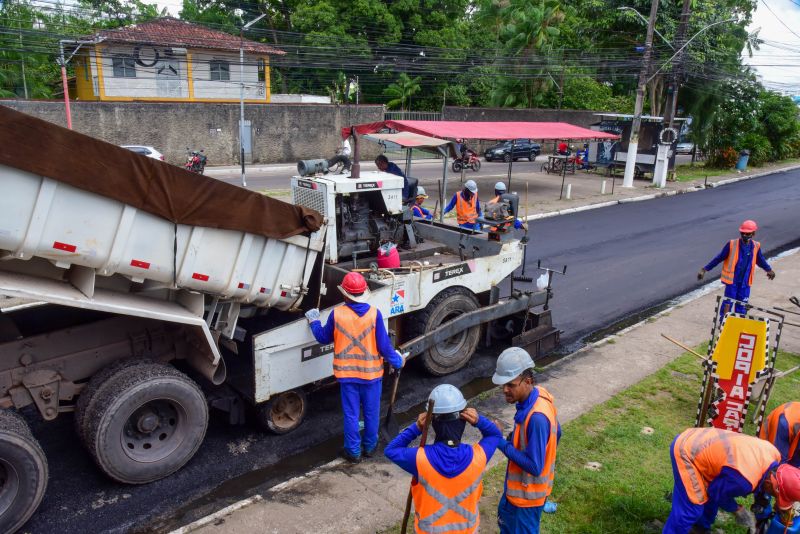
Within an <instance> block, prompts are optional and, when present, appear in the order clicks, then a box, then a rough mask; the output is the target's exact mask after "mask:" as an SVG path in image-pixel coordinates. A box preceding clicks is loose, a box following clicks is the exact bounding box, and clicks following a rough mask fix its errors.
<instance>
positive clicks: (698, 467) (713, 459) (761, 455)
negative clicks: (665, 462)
mask: <svg viewBox="0 0 800 534" xmlns="http://www.w3.org/2000/svg"><path fill="white" fill-rule="evenodd" d="M672 454H673V456H674V458H675V464H676V465H677V466H678V473H679V474H680V477H681V482H682V483H683V487H684V488H685V489H686V495H688V496H689V500H690V501H692V502H693V503H694V504H705V503H706V501H708V485H709V484H710V483H711V481H712V480H714V479H715V478H716V477H717V476H718V475H719V474H720V472H721V471H722V468H723V467H730V468H732V469H736V470H737V471H738V472H739V473H740V474H741V475H742V476H743V477H744V478H746V479H747V481H748V482H750V486H751V487H752V489H753V490H755V489H756V486H758V483H759V481H760V480H761V478H762V477H763V476H764V473H766V472H767V470H768V469H769V467H770V465H772V463H773V462H780V460H781V454H780V453H779V452H778V449H776V448H775V447H774V446H773V445H772V443H769V442H767V441H764V440H763V439H758V438H756V437H753V436H748V435H746V434H740V433H738V432H732V431H730V430H722V429H719V428H690V429H688V430H684V431H683V432H682V433H681V434H680V435H678V437H677V438H676V439H675V444H674V445H673V449H672Z"/></svg>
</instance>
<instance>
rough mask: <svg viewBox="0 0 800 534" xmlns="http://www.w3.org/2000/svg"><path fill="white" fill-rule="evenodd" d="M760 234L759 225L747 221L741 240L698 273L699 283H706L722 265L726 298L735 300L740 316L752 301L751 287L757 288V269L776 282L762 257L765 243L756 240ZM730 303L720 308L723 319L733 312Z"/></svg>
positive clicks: (725, 247) (742, 230)
mask: <svg viewBox="0 0 800 534" xmlns="http://www.w3.org/2000/svg"><path fill="white" fill-rule="evenodd" d="M756 230H758V225H757V224H756V222H755V221H751V220H747V221H744V222H743V223H742V225H741V226H740V227H739V236H740V237H739V239H731V240H730V241H729V242H728V243H725V246H724V247H722V251H721V252H720V253H719V254H717V255H716V256H715V257H714V259H712V260H711V261H710V262H708V264H707V265H706V266H705V267H703V268H702V269H700V272H698V273H697V279H698V280H702V279H703V277H704V276H705V274H706V272H707V271H710V270H711V269H713V268H714V267H716V266H717V264H718V263H722V275H721V276H720V281H721V282H722V283H723V284H725V296H726V297H728V298H729V299H735V300H737V301H739V302H737V303H736V308H735V309H736V313H745V312H746V310H745V307H744V304H743V303H745V302H747V300H748V299H749V298H750V286H752V285H753V275H754V274H755V270H756V265H758V266H759V267H761V268H762V269H764V270H765V271H767V277H768V278H769V279H770V280H773V279H774V278H775V271H773V270H772V267H770V266H769V263H767V260H766V259H765V258H764V255H763V254H762V253H761V243H759V242H758V241H754V240H753V236H755V234H756ZM732 307H733V306H732V303H731V301H730V300H725V301H723V303H722V306H721V308H720V315H721V317H724V316H725V315H726V314H727V313H729V312H730V311H731V309H732Z"/></svg>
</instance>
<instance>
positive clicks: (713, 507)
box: [663, 428, 800, 534]
mask: <svg viewBox="0 0 800 534" xmlns="http://www.w3.org/2000/svg"><path fill="white" fill-rule="evenodd" d="M670 457H671V460H672V476H673V478H674V487H673V491H672V510H671V511H670V514H669V517H668V518H667V522H666V524H665V525H664V531H663V532H664V533H665V534H686V533H688V532H692V533H706V532H711V530H710V529H711V527H712V525H713V524H714V521H715V520H716V517H717V511H718V510H719V508H722V509H723V510H725V511H726V512H730V513H732V514H734V516H735V518H736V522H737V523H739V524H740V525H742V526H745V527H747V528H750V529H755V526H756V523H755V521H756V518H755V516H754V515H753V514H752V513H751V512H749V511H748V510H747V509H746V508H745V507H744V506H741V505H739V504H738V503H737V502H736V497H745V496H747V495H750V494H754V496H755V499H756V501H761V500H763V499H764V498H768V497H769V496H772V497H776V499H777V504H778V508H779V509H780V510H787V509H789V508H790V507H791V506H792V503H793V502H794V501H796V500H800V470H798V469H796V468H794V467H792V466H789V465H786V464H784V465H781V464H780V459H781V455H780V453H779V452H778V449H776V448H775V447H774V446H773V445H772V444H771V443H769V442H767V441H765V440H763V439H758V438H756V437H754V436H748V435H747V434H740V433H738V432H732V431H730V430H722V429H719V428H690V429H688V430H684V431H683V432H682V433H680V434H679V435H678V436H676V437H675V439H674V440H673V441H672V446H671V447H670Z"/></svg>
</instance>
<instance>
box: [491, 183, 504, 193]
mask: <svg viewBox="0 0 800 534" xmlns="http://www.w3.org/2000/svg"><path fill="white" fill-rule="evenodd" d="M494 190H495V191H505V190H506V184H504V183H503V182H497V183H496V184H494Z"/></svg>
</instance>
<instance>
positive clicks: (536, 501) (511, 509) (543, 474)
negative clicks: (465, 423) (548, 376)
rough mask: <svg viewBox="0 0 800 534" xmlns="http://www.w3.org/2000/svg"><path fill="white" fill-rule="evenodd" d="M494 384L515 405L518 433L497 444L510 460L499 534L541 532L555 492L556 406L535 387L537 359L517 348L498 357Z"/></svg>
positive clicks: (548, 396)
mask: <svg viewBox="0 0 800 534" xmlns="http://www.w3.org/2000/svg"><path fill="white" fill-rule="evenodd" d="M492 382H494V383H495V384H497V385H502V386H503V395H504V396H505V399H506V402H507V403H509V404H516V407H517V412H516V414H514V430H513V432H512V433H511V434H510V435H509V436H508V438H507V439H504V440H501V441H500V444H499V445H498V448H499V449H500V450H501V451H502V452H503V454H505V455H506V457H507V458H508V467H507V469H506V480H505V488H504V491H503V495H502V497H501V498H500V504H499V506H498V510H497V522H498V524H499V526H500V532H501V534H512V533H513V534H537V533H538V532H539V522H540V520H541V517H542V511H543V509H544V507H545V503H546V502H547V497H548V496H550V493H551V492H552V491H553V480H554V479H555V464H556V448H557V446H558V441H559V440H560V439H561V425H559V424H558V413H557V410H556V407H555V402H554V400H553V396H552V395H550V393H549V392H548V391H547V390H546V389H545V388H543V387H542V386H537V385H536V381H535V377H534V365H533V360H532V359H531V357H530V354H528V353H527V352H526V351H525V350H524V349H521V348H519V347H510V348H508V349H506V350H504V351H503V352H502V353H501V354H500V356H499V357H498V359H497V368H496V370H495V373H494V375H493V376H492ZM552 504H554V503H552ZM548 511H549V510H548Z"/></svg>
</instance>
